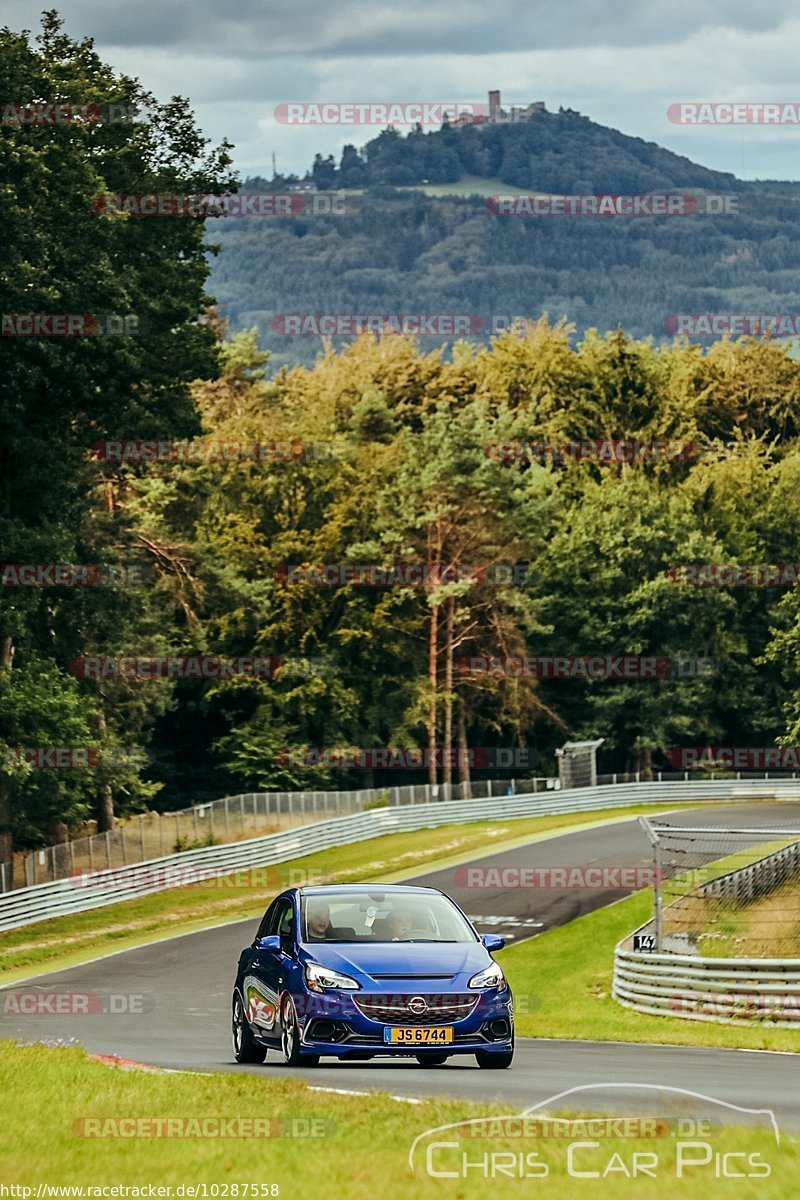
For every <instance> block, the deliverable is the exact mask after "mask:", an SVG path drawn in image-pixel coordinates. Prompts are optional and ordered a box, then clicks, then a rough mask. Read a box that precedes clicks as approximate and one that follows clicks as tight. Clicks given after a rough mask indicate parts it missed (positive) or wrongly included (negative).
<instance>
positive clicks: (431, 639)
mask: <svg viewBox="0 0 800 1200" xmlns="http://www.w3.org/2000/svg"><path fill="white" fill-rule="evenodd" d="M438 646H439V609H438V607H437V606H436V605H433V607H432V608H431V620H430V626H429V628H428V684H429V686H430V702H429V706H428V783H429V784H430V785H431V786H432V787H433V786H434V785H435V784H436V783H437V781H438V776H437V772H436V688H437V683H438V678H437V670H436V651H437V649H438Z"/></svg>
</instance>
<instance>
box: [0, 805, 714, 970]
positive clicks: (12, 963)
mask: <svg viewBox="0 0 800 1200" xmlns="http://www.w3.org/2000/svg"><path fill="white" fill-rule="evenodd" d="M691 807H692V805H691V804H683V805H670V811H674V810H675V809H677V808H691ZM655 811H656V808H655V806H653V805H645V806H643V807H641V808H640V807H636V808H628V809H619V808H617V809H613V808H610V809H604V810H601V811H597V812H594V813H591V814H589V813H573V814H570V815H567V816H563V815H562V816H552V817H516V818H514V819H512V820H503V821H476V822H474V823H470V824H468V825H442V826H439V827H438V828H435V829H420V830H417V831H415V832H413V833H402V834H398V833H395V834H387V835H386V836H384V837H378V838H372V839H370V840H369V841H365V842H354V843H353V844H352V845H348V846H340V847H336V848H334V849H331V850H323V851H320V852H319V853H317V854H310V855H307V856H306V857H304V858H296V859H292V860H291V861H289V862H285V863H281V864H280V865H279V866H275V867H260V868H255V869H253V870H251V871H239V872H236V873H235V874H234V875H231V876H226V877H225V878H222V879H216V880H210V881H206V882H205V883H202V884H189V885H186V886H183V887H176V888H171V889H170V890H169V891H166V892H157V893H155V894H154V895H152V896H143V897H141V898H139V899H136V900H124V893H123V896H122V897H121V899H120V903H119V904H114V905H112V906H110V907H108V908H101V909H95V910H93V911H89V912H84V913H77V914H75V915H72V916H65V917H56V918H54V919H53V920H51V921H41V922H39V923H37V924H35V925H27V926H23V927H22V928H21V929H11V930H9V931H8V932H6V933H2V934H0V983H4V984H5V983H14V982H15V981H16V980H17V979H21V978H24V977H25V976H28V975H31V974H34V973H35V972H36V970H37V969H42V970H45V969H47V970H56V969H59V968H63V967H68V966H74V965H76V964H77V963H80V962H85V961H86V960H87V959H89V958H96V957H99V956H100V955H102V954H104V953H111V952H113V951H115V950H127V949H132V948H133V947H135V946H141V945H144V944H145V943H147V942H151V941H157V940H160V939H163V938H169V937H175V936H176V935H177V934H180V933H192V932H195V931H196V930H199V929H206V928H209V927H211V926H213V925H222V924H225V923H227V922H230V921H238V920H242V919H244V918H246V917H251V916H252V917H258V916H261V914H262V913H263V912H264V909H265V908H266V905H267V902H268V900H269V899H271V897H272V896H274V895H275V894H276V893H277V892H279V891H280V890H281V889H282V888H284V887H288V886H290V885H291V884H294V883H298V884H299V883H310V882H322V881H323V880H324V881H325V882H336V883H355V882H358V881H360V880H373V879H374V880H380V881H382V882H391V881H393V880H395V881H396V880H399V879H402V878H411V877H413V876H415V875H418V874H420V873H421V872H423V871H424V870H425V868H426V867H429V866H431V867H436V868H440V867H447V866H451V865H456V863H459V862H466V861H469V859H470V858H474V857H477V856H479V855H483V854H485V853H486V852H487V850H488V849H489V848H490V847H491V849H492V851H500V850H503V849H510V848H511V847H512V846H514V845H519V844H520V843H525V842H528V841H535V840H536V838H537V837H539V836H546V835H548V834H549V835H551V836H552V835H553V834H554V833H558V832H561V831H564V832H568V831H569V830H572V829H577V828H580V827H584V828H587V827H591V826H592V825H596V824H598V823H605V822H608V821H615V820H627V819H630V818H633V817H636V816H638V815H639V814H642V813H649V814H651V815H652V814H653V813H654V812H655Z"/></svg>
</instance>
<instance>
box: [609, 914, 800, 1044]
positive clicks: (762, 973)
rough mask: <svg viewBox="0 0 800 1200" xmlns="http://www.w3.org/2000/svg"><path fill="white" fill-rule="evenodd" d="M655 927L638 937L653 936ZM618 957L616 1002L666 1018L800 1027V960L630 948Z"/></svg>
mask: <svg viewBox="0 0 800 1200" xmlns="http://www.w3.org/2000/svg"><path fill="white" fill-rule="evenodd" d="M651 930H652V922H649V923H648V924H647V925H644V926H642V928H641V929H640V930H637V931H636V932H637V933H643V932H650V931H651ZM629 941H630V939H629V938H626V939H625V941H624V942H621V943H620V945H619V946H617V949H616V952H615V955H614V990H613V995H614V999H615V1000H617V1001H618V1002H619V1003H620V1004H622V1005H624V1006H625V1007H626V1008H633V1009H636V1011H637V1012H640V1013H651V1014H654V1015H655V1016H660V1017H686V1018H688V1019H690V1020H693V1021H722V1022H723V1023H725V1024H732V1025H753V1024H754V1023H758V1022H763V1023H764V1024H768V1025H780V1026H790V1027H792V1028H795V1029H797V1028H800V959H797V958H794V959H791V958H786V959H784V958H761V959H747V958H699V957H696V956H694V955H689V954H652V953H645V952H640V951H634V950H629V949H626V948H625V943H626V942H629Z"/></svg>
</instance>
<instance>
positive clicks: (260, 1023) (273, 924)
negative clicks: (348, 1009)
mask: <svg viewBox="0 0 800 1200" xmlns="http://www.w3.org/2000/svg"><path fill="white" fill-rule="evenodd" d="M287 908H288V911H289V913H291V911H292V902H291V900H290V899H289V898H288V897H286V896H279V897H278V899H277V900H275V901H273V903H272V904H271V905H270V907H269V908H268V909H267V911H266V913H265V914H264V919H263V920H262V922H261V924H260V925H259V927H258V933H257V934H256V937H255V940H254V942H253V945H252V947H251V953H250V961H249V963H248V965H247V967H246V968H245V972H244V979H243V987H244V999H245V1008H246V1011H247V1019H248V1020H249V1022H250V1024H251V1025H252V1026H253V1027H254V1028H255V1029H256V1030H257V1031H258V1033H260V1034H261V1036H262V1037H267V1038H276V1039H277V1038H278V1037H279V1036H280V1031H279V1028H278V991H277V988H278V977H279V972H278V969H277V968H278V955H277V953H276V952H274V951H271V950H264V949H262V948H261V947H260V946H259V944H258V943H259V941H260V940H261V938H265V937H272V936H275V935H276V934H278V929H279V926H280V924H281V922H282V921H283V923H284V925H285V923H286V911H287Z"/></svg>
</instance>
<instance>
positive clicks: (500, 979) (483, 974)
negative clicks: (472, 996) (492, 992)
mask: <svg viewBox="0 0 800 1200" xmlns="http://www.w3.org/2000/svg"><path fill="white" fill-rule="evenodd" d="M469 986H470V987H471V988H497V990H498V991H500V992H502V990H503V988H505V987H507V986H508V985H507V984H506V977H505V975H504V974H503V972H502V971H501V970H500V968H499V967H498V965H497V963H496V962H493V963H492V965H491V966H490V967H487V968H486V970H485V971H478V974H477V975H473V976H472V979H470V981H469Z"/></svg>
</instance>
